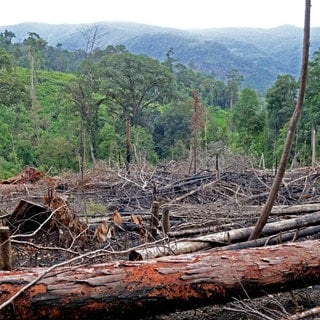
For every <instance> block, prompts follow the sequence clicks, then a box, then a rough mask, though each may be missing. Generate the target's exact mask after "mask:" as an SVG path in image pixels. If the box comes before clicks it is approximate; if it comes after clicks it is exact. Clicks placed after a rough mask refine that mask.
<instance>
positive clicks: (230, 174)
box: [0, 160, 320, 320]
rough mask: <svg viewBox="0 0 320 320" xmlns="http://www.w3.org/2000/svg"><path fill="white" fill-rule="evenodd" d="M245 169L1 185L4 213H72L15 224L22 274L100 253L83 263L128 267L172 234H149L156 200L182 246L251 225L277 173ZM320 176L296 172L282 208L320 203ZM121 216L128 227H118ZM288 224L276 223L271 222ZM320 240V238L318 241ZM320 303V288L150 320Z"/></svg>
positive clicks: (103, 169)
mask: <svg viewBox="0 0 320 320" xmlns="http://www.w3.org/2000/svg"><path fill="white" fill-rule="evenodd" d="M241 161H242V162H241ZM241 161H239V160H236V161H234V162H233V163H232V164H230V165H229V166H228V168H227V169H224V170H222V171H221V172H216V170H210V169H208V168H206V169H203V170H199V171H197V173H196V174H193V173H190V172H189V166H188V164H186V163H177V162H171V163H169V164H166V165H162V166H160V165H159V166H157V167H147V166H136V167H133V168H132V170H131V173H130V175H128V174H127V172H125V171H124V170H122V169H110V168H108V167H107V166H106V165H104V164H100V165H99V166H98V167H97V168H95V170H90V171H88V172H85V173H84V175H80V174H65V175H61V176H59V177H51V176H49V175H46V174H44V175H40V177H38V178H37V179H35V181H30V180H29V181H28V179H27V180H25V181H23V180H19V179H13V180H7V181H3V183H2V184H1V185H0V208H1V214H2V215H8V214H9V215H10V213H12V212H21V210H22V209H23V208H24V207H23V206H21V200H23V201H25V202H26V203H29V204H30V203H31V204H32V206H31V207H28V210H30V211H31V210H36V211H34V212H38V211H39V210H40V209H41V208H48V206H49V207H50V209H51V210H54V209H57V208H58V206H59V205H61V204H63V206H64V208H66V211H64V212H63V214H62V213H60V216H57V217H56V220H55V223H53V222H52V219H51V220H50V221H49V222H48V223H46V224H45V225H41V221H42V220H41V221H40V220H39V221H40V222H39V221H38V220H37V219H38V218H37V217H38V216H37V215H35V216H33V219H34V220H35V224H33V225H32V227H30V225H31V224H30V223H29V222H28V224H24V226H23V225H21V222H22V220H23V219H25V218H26V217H25V216H23V215H22V216H19V214H20V213H19V214H17V217H16V220H15V221H10V218H9V219H8V220H9V223H8V224H9V225H10V227H11V230H13V231H12V236H13V237H12V245H13V253H14V267H15V268H19V267H29V266H51V265H53V264H56V263H60V262H62V261H66V260H68V259H71V258H74V257H75V256H77V255H81V254H83V253H86V252H90V251H93V250H96V249H101V248H103V249H105V251H106V253H105V254H104V255H102V256H89V257H88V258H86V260H85V261H84V260H83V259H82V260H81V261H79V264H83V263H88V264H89V263H99V262H107V261H113V260H119V259H125V260H127V259H128V252H129V251H130V249H132V248H133V247H135V246H138V245H141V244H143V243H145V242H146V241H153V240H157V239H160V238H161V237H163V236H164V234H163V230H162V228H161V221H160V223H159V225H158V229H157V230H156V232H155V233H154V232H153V233H152V230H151V229H150V223H151V214H150V210H151V207H152V204H153V203H154V202H155V201H156V202H158V203H159V205H160V219H161V216H162V212H163V211H162V209H163V208H164V207H166V208H168V209H169V210H170V232H171V234H172V235H173V236H174V237H176V238H178V237H180V236H181V237H186V235H187V236H188V237H196V236H199V235H205V234H208V233H213V232H218V231H225V230H230V229H236V228H241V227H247V226H252V225H254V224H255V222H256V220H257V218H258V216H259V212H255V211H252V210H250V209H249V208H252V206H257V205H262V204H263V203H264V201H265V200H266V197H267V195H268V191H269V190H270V186H271V184H272V181H273V177H274V174H273V173H272V172H266V171H259V170H253V169H252V168H251V167H248V165H247V163H246V162H245V161H243V160H241ZM319 172H320V171H319ZM319 172H318V168H299V169H295V170H291V171H288V172H287V174H286V177H285V179H284V184H283V186H282V188H281V191H280V192H279V196H278V198H277V201H276V203H275V205H296V204H302V203H317V202H320V201H319V197H320V188H319V187H318V186H319V178H320V173H319ZM20 178H21V177H20ZM12 181H13V183H12ZM56 199H59V201H60V202H59V201H58V200H56ZM57 201H58V202H57ZM19 205H20V207H19ZM37 206H39V208H40V209H39V208H38V207H37ZM17 208H18V209H19V210H17ZM21 208H22V209H21ZM31 208H32V209H31ZM24 210H25V209H24ZM37 210H38V211H37ZM59 210H60V209H59ZM25 211H26V210H25ZM42 211H43V210H42ZM40 212H41V210H40ZM59 212H60V211H59ZM115 212H117V215H115ZM46 214H48V213H46ZM66 216H68V217H69V218H66ZM132 216H135V217H138V218H139V222H137V221H136V220H134V221H133V220H132V219H133V218H132ZM117 217H118V218H119V217H120V219H121V221H120V224H118V223H117V220H116V219H117ZM283 218H284V217H279V216H277V215H272V216H270V219H269V222H271V221H278V220H279V219H283ZM19 219H20V220H19ZM53 219H54V217H53ZM71 221H72V224H71ZM74 221H76V222H74ZM102 221H105V222H106V223H107V225H108V228H109V231H108V233H106V232H104V233H103V232H102V234H101V237H102V238H101V237H100V238H99V233H98V232H97V230H98V229H97V228H98V227H99V226H101V223H102ZM40 225H41V228H39V226H40ZM119 225H120V227H119ZM87 227H88V228H89V229H86V228H87ZM84 230H86V231H85V232H83V231H84ZM99 230H100V229H99ZM101 230H102V229H101ZM141 230H143V232H144V233H143V236H142V234H141ZM35 231H36V232H35ZM76 231H77V232H78V235H76ZM84 233H85V237H84V236H83V235H84ZM146 234H147V235H148V237H146ZM318 237H319V234H316V235H313V238H318ZM319 305H320V287H319V286H314V287H309V288H305V289H299V290H295V291H292V292H290V293H281V294H280V293H279V294H273V295H268V294H266V296H264V297H262V298H257V299H250V298H249V297H248V299H247V300H243V301H234V302H232V303H229V304H227V305H223V306H220V305H214V306H206V307H202V308H197V309H192V310H189V311H181V312H179V311H177V312H175V313H173V314H164V315H158V316H155V317H152V318H146V320H151V319H154V320H169V319H176V320H180V319H181V320H182V319H190V320H191V319H203V320H204V319H213V320H215V319H281V317H284V316H285V315H288V314H289V313H296V312H299V311H303V310H306V309H310V308H312V307H315V306H319ZM307 319H316V317H315V316H314V317H309V318H307Z"/></svg>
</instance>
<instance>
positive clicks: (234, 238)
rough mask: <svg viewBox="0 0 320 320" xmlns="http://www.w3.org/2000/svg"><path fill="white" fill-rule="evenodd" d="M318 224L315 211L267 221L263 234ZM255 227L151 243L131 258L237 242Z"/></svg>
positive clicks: (243, 239)
mask: <svg viewBox="0 0 320 320" xmlns="http://www.w3.org/2000/svg"><path fill="white" fill-rule="evenodd" d="M318 224H320V212H314V213H311V214H306V215H304V216H299V217H296V218H292V219H287V220H281V221H277V222H271V223H267V224H266V225H265V226H264V228H263V230H262V233H261V236H262V237H266V236H270V235H274V234H277V233H279V232H283V231H287V230H292V229H297V228H302V227H307V226H312V225H318ZM253 229H254V227H248V228H240V229H233V230H230V231H222V232H217V233H213V234H209V235H205V236H201V237H196V238H193V239H180V240H177V241H169V242H166V243H165V244H157V245H151V246H148V247H145V248H142V249H137V250H132V251H131V252H130V254H129V259H130V260H145V259H152V258H157V257H162V256H166V255H171V254H183V253H191V252H196V251H199V250H206V249H210V248H213V247H218V246H224V245H228V244H231V243H235V242H241V241H246V240H247V239H248V238H249V236H250V234H251V232H252V231H253Z"/></svg>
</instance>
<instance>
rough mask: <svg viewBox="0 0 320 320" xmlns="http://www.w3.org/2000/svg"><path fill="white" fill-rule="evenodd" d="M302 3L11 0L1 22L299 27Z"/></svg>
mask: <svg viewBox="0 0 320 320" xmlns="http://www.w3.org/2000/svg"><path fill="white" fill-rule="evenodd" d="M304 5H305V1H304V0H195V1H190V0H54V1H52V0H51V1H46V0H10V1H2V3H1V6H0V25H2V26H7V25H13V24H18V23H22V22H45V23H50V24H51V23H52V24H60V23H70V24H74V23H76V24H78V23H80V24H84V23H94V22H104V21H127V22H137V23H143V24H150V25H156V26H161V27H172V28H178V29H203V28H220V27H257V28H273V27H277V26H279V25H283V24H291V25H296V26H298V27H303V24H304ZM311 25H312V26H314V27H315V26H320V1H319V0H313V1H312V7H311Z"/></svg>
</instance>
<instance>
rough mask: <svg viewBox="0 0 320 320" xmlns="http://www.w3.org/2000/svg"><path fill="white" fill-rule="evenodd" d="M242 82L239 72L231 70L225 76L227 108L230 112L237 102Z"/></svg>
mask: <svg viewBox="0 0 320 320" xmlns="http://www.w3.org/2000/svg"><path fill="white" fill-rule="evenodd" d="M242 81H243V76H242V75H241V74H240V73H239V71H238V70H237V69H232V70H231V71H230V72H229V73H228V74H227V86H228V93H229V107H230V109H231V110H232V107H233V105H234V103H236V102H237V98H238V93H239V90H240V86H241V83H242Z"/></svg>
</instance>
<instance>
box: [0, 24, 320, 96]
mask: <svg viewBox="0 0 320 320" xmlns="http://www.w3.org/2000/svg"><path fill="white" fill-rule="evenodd" d="M93 26H97V27H98V28H99V37H98V39H99V41H98V42H97V43H96V46H97V47H99V48H101V49H105V48H106V47H107V46H108V45H112V46H117V45H124V46H125V47H126V48H127V49H128V50H129V51H130V52H132V53H135V54H145V55H147V56H150V57H152V58H155V59H157V60H160V61H164V60H165V58H166V53H167V52H168V50H169V49H170V48H171V49H172V50H173V52H174V58H175V59H176V60H177V61H179V62H180V63H182V64H184V65H186V66H189V67H192V68H194V69H195V70H199V71H202V72H204V73H206V74H209V75H210V74H214V76H215V78H216V79H218V80H221V81H225V80H226V75H227V74H228V72H229V71H230V70H231V69H237V70H239V72H240V73H241V74H242V75H244V82H243V83H244V85H245V86H250V87H252V88H254V89H256V90H258V91H259V92H261V93H265V91H266V90H267V88H268V87H270V86H271V85H272V83H273V82H274V81H275V79H276V77H277V75H278V74H284V73H287V74H291V75H293V76H295V77H297V76H298V74H299V71H300V63H301V62H300V60H301V59H300V56H301V50H300V45H301V42H302V29H300V28H297V27H294V26H281V27H278V28H273V29H254V28H225V29H207V30H189V31H184V30H178V29H170V28H160V27H155V26H149V25H141V24H136V23H106V22H98V23H96V24H94V25H92V24H91V25H90V24H87V25H49V24H43V23H24V24H18V25H13V26H3V27H0V32H1V31H2V32H3V31H4V30H5V29H7V30H10V31H12V32H14V33H15V35H16V40H17V41H19V42H21V41H23V39H24V38H26V37H27V36H28V32H35V33H37V34H39V35H40V36H41V37H42V38H43V39H45V40H46V41H47V42H48V44H49V45H51V46H53V47H56V46H57V45H58V44H59V45H62V47H61V48H63V49H66V50H71V51H75V50H79V49H83V48H85V46H86V40H85V38H84V36H83V34H84V33H85V30H86V29H88V28H92V27H93ZM319 47H320V32H319V28H315V29H313V30H312V40H311V52H314V51H315V50H317V49H318V48H319Z"/></svg>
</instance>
